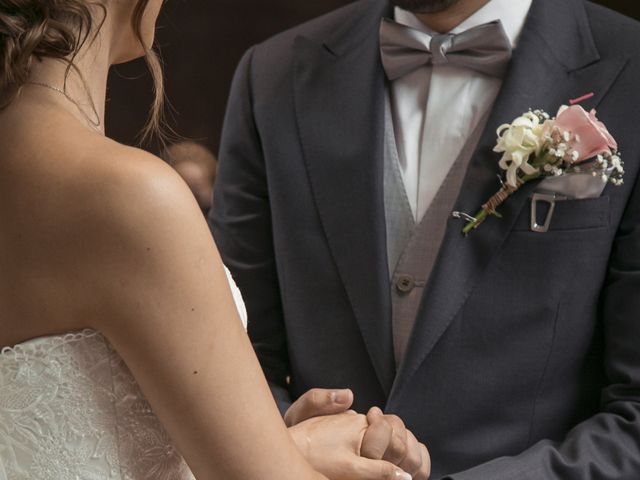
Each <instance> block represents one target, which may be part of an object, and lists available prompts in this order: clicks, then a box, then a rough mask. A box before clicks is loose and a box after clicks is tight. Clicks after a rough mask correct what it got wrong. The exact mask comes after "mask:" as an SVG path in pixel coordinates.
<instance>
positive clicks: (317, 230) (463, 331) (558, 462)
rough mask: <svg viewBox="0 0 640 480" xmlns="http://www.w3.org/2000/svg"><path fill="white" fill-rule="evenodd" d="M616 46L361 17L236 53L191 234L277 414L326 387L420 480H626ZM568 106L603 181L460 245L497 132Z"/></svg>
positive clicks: (603, 25)
mask: <svg viewBox="0 0 640 480" xmlns="http://www.w3.org/2000/svg"><path fill="white" fill-rule="evenodd" d="M496 20H499V22H496ZM449 32H451V33H452V35H455V36H453V37H452V36H450V35H444V36H443V35H440V34H442V33H449ZM639 45H640V26H639V25H638V24H637V23H635V22H634V21H632V20H630V19H627V18H625V17H622V16H620V15H618V14H615V13H613V12H611V11H609V10H606V9H605V8H602V7H599V6H596V5H594V4H591V3H588V2H585V1H583V0H491V1H487V0H390V1H388V0H360V1H357V2H355V3H353V4H350V5H349V6H347V7H345V8H342V9H340V10H338V11H335V12H333V13H331V14H329V15H326V16H324V17H321V18H319V19H317V20H314V21H312V22H309V23H307V24H305V25H302V26H300V27H298V28H295V29H293V30H290V31H288V32H285V33H283V34H281V35H278V36H276V37H274V38H272V39H271V40H268V41H267V42H265V43H263V44H260V45H257V46H255V47H254V48H252V49H251V50H250V51H249V52H248V53H247V54H246V55H245V57H244V58H243V60H242V62H241V64H240V66H239V68H238V72H237V75H236V78H235V81H234V84H233V88H232V92H231V98H230V103H229V109H228V113H227V118H226V125H225V129H224V134H223V142H222V146H221V151H220V170H219V178H218V182H217V184H216V189H215V192H216V193H215V199H214V209H213V212H212V214H211V225H212V229H213V232H214V234H215V237H216V240H217V243H218V245H219V247H220V250H221V252H222V255H223V257H224V260H225V263H226V264H227V265H228V266H229V268H230V269H231V271H232V272H233V275H234V277H235V279H236V281H237V283H238V284H239V286H240V288H241V290H242V291H243V294H244V296H245V299H246V302H247V307H248V310H249V318H250V326H249V333H250V335H251V338H252V340H253V342H254V346H255V349H256V351H257V353H258V356H259V358H260V360H261V363H262V366H263V368H264V371H265V374H266V375H267V378H268V380H269V381H270V383H271V386H272V389H273V393H274V396H275V397H276V399H277V401H278V403H279V405H280V407H281V409H282V411H283V412H284V411H286V410H287V408H289V406H290V405H291V403H292V402H294V401H295V400H297V399H298V398H299V397H300V396H301V395H302V394H304V392H306V391H307V390H309V389H311V388H316V387H319V388H335V387H348V388H350V389H352V390H353V392H354V394H355V404H354V408H355V409H356V410H359V411H366V409H367V408H369V407H371V406H373V405H381V406H384V407H385V410H386V411H387V412H390V413H394V414H396V415H398V416H399V417H400V418H402V419H403V420H404V422H405V423H406V425H407V427H408V428H409V429H410V430H412V431H413V432H414V433H415V434H416V436H417V437H418V439H419V440H420V441H422V442H424V443H426V444H427V446H428V448H429V450H430V454H431V458H432V476H431V478H433V479H441V478H446V479H453V480H467V479H469V480H514V479H532V480H533V479H536V480H537V479H557V480H569V479H580V480H609V479H611V480H613V479H616V480H621V479H629V480H637V479H638V478H640V186H638V185H637V177H638V170H639V167H640V135H638V127H637V125H638V121H637V117H638V115H640V90H639V89H638V83H639V81H640V60H639V59H640V47H639ZM580 97H583V98H584V100H582V106H583V107H584V108H585V109H587V110H590V109H592V108H596V107H597V109H598V116H599V117H600V118H601V119H602V120H603V121H604V122H606V123H607V126H608V127H609V129H610V131H611V133H612V134H613V135H614V137H616V139H617V140H618V143H619V145H620V149H621V151H622V152H623V153H624V159H625V161H626V173H625V184H624V185H623V186H621V187H614V186H612V185H610V186H607V187H606V188H604V190H603V191H602V188H599V189H597V193H596V194H593V188H591V187H593V185H592V186H591V187H590V188H589V189H588V190H590V192H591V193H589V194H587V191H586V190H587V189H585V191H580V190H578V191H572V192H571V195H558V196H557V197H553V196H551V197H545V198H547V200H546V201H545V202H537V201H532V195H534V194H535V193H540V192H541V190H543V188H542V187H541V184H539V183H536V182H531V183H530V184H527V185H526V186H525V187H523V188H522V189H521V190H520V191H518V192H517V193H516V194H514V195H513V196H512V197H511V198H509V199H508V200H507V201H506V202H505V203H504V205H503V206H502V207H500V209H499V211H500V213H501V214H502V218H501V219H498V218H495V217H492V218H490V219H488V220H487V221H486V222H485V223H484V224H483V225H482V226H481V227H480V228H478V229H477V230H475V231H473V232H472V233H471V234H470V235H468V236H464V235H462V233H461V230H462V228H463V226H464V222H463V221H462V220H460V219H456V218H454V217H453V216H452V212H454V211H456V212H461V214H464V213H468V214H473V213H475V212H476V211H477V210H478V208H479V207H480V205H482V204H483V203H484V202H485V201H486V200H487V199H488V198H489V197H490V196H491V195H492V194H493V193H495V192H496V191H497V190H498V189H499V187H500V185H499V182H498V179H497V178H496V176H497V175H498V174H499V173H500V171H501V170H500V168H499V167H498V160H499V155H498V154H497V153H494V152H493V151H492V148H493V146H494V145H495V141H496V133H495V132H496V129H497V128H498V126H499V125H501V124H504V123H508V122H510V121H512V120H513V119H514V118H516V117H517V116H518V115H520V114H522V113H523V112H525V111H527V110H528V109H530V108H532V109H538V108H540V109H544V110H546V111H547V112H549V113H555V112H556V111H557V109H558V107H559V106H560V105H562V104H567V103H569V100H570V99H578V98H580ZM562 185H563V184H562V182H561V183H560V186H561V187H562ZM560 193H563V192H562V188H561V189H560ZM565 193H566V192H565ZM566 197H569V198H566ZM549 198H550V199H549ZM532 202H533V203H532ZM550 204H553V207H554V208H553V209H551V208H548V207H549V205H550ZM533 207H536V208H533ZM533 210H536V212H533ZM534 213H535V217H533V215H534ZM458 216H460V215H458ZM532 217H533V218H532ZM545 219H548V220H549V221H550V224H549V227H548V229H547V231H546V232H540V231H534V230H541V229H540V228H535V227H537V225H536V223H537V222H538V221H539V222H540V223H544V222H543V221H544V220H545ZM542 230H544V228H543V229H542Z"/></svg>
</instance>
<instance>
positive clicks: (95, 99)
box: [27, 38, 111, 131]
mask: <svg viewBox="0 0 640 480" xmlns="http://www.w3.org/2000/svg"><path fill="white" fill-rule="evenodd" d="M106 45H108V42H106V41H105V39H104V38H97V39H96V40H95V41H94V42H92V43H91V44H90V45H87V46H85V47H84V48H83V49H82V50H81V51H80V52H79V54H78V55H77V56H76V58H74V59H73V66H72V67H71V68H69V67H68V64H67V63H66V62H64V61H61V60H57V59H52V58H44V59H43V60H42V61H34V63H33V66H32V69H31V75H30V77H29V82H31V83H29V84H27V85H28V86H32V87H33V88H37V87H36V86H35V85H33V83H36V84H40V87H41V86H42V85H43V84H44V85H48V86H49V87H54V88H56V89H60V90H63V91H64V92H66V96H67V97H68V100H65V99H64V98H62V99H58V100H59V101H60V105H61V108H66V109H68V111H69V113H71V114H73V115H74V116H75V117H77V118H78V120H80V121H82V122H83V123H87V122H88V123H90V124H93V126H94V127H96V126H97V125H99V126H98V127H97V128H98V129H99V130H102V131H104V130H103V129H104V115H105V104H106V95H107V77H108V74H109V68H110V66H111V61H110V52H109V48H107V47H106ZM58 93H59V92H58ZM52 95H55V92H53V91H52ZM60 96H62V95H60ZM71 103H75V104H76V107H77V108H74V106H73V105H71ZM81 112H82V113H81Z"/></svg>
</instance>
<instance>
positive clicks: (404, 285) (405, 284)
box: [396, 275, 416, 293]
mask: <svg viewBox="0 0 640 480" xmlns="http://www.w3.org/2000/svg"><path fill="white" fill-rule="evenodd" d="M415 286H416V281H415V279H414V278H413V277H412V276H411V275H400V276H399V277H398V280H397V281H396V288H397V289H398V290H400V291H401V292H403V293H409V292H410V291H411V290H413V289H414V288H415Z"/></svg>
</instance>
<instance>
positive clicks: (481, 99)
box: [391, 0, 532, 222]
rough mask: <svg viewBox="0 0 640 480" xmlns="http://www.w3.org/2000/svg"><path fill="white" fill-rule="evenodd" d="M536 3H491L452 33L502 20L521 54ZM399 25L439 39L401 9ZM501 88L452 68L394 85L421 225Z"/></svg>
mask: <svg viewBox="0 0 640 480" xmlns="http://www.w3.org/2000/svg"><path fill="white" fill-rule="evenodd" d="M531 3H532V0H490V1H489V3H487V4H486V5H485V6H484V7H482V8H481V9H480V10H478V11H477V12H476V13H474V14H473V15H472V16H470V17H469V18H467V19H466V20H465V21H463V22H462V23H461V24H460V25H458V26H457V27H456V28H454V29H453V30H451V33H454V34H456V33H461V32H464V31H465V30H468V29H470V28H473V27H476V26H478V25H482V24H484V23H488V22H491V21H494V20H500V21H501V22H502V25H503V27H504V29H505V32H506V33H507V36H508V37H509V40H510V41H511V44H512V46H513V47H514V48H515V47H516V44H517V41H518V37H519V35H520V32H521V31H522V28H523V26H524V23H525V20H526V17H527V14H528V12H529V8H530V7H531ZM395 21H396V22H398V23H401V24H403V25H406V26H409V27H411V28H415V29H417V30H421V31H423V32H425V33H426V34H428V35H434V34H435V32H433V31H431V30H430V29H428V28H427V27H426V26H425V25H424V24H423V23H422V22H421V21H420V20H418V18H417V17H416V16H415V15H414V14H412V13H410V12H408V11H406V10H402V9H400V8H398V7H396V9H395ZM430 77H431V80H429V78H430ZM501 86H502V79H498V78H495V77H489V76H486V75H483V74H481V73H478V72H475V71H473V70H469V69H464V68H459V67H454V66H450V65H437V66H424V67H421V68H419V69H418V70H416V71H414V72H412V73H410V74H408V75H406V76H404V77H402V78H399V79H397V80H395V81H394V82H393V83H392V84H391V108H392V112H393V123H394V130H395V135H396V144H397V146H398V154H399V157H400V170H401V172H402V179H403V181H404V185H405V189H406V192H407V197H408V198H409V204H410V205H411V210H412V212H413V215H414V218H415V220H416V222H419V221H420V220H421V219H422V217H423V216H424V214H425V212H426V211H427V209H428V208H429V205H431V202H432V201H433V199H434V197H435V195H436V193H437V192H438V189H439V188H440V186H441V185H442V183H443V181H444V179H445V178H446V176H447V174H448V173H449V170H450V168H451V166H452V165H453V163H454V162H455V161H456V159H457V158H458V155H459V154H460V152H461V151H462V148H463V147H464V145H465V143H466V141H467V139H468V138H469V136H470V135H471V133H472V132H473V130H474V129H475V127H476V126H477V125H478V122H479V121H480V120H481V119H482V117H483V116H484V115H485V113H487V112H488V111H489V109H490V108H491V107H492V106H493V103H494V102H495V99H496V97H497V95H498V92H499V91H500V87H501ZM504 120H505V121H508V120H509V119H504ZM496 128H497V125H496Z"/></svg>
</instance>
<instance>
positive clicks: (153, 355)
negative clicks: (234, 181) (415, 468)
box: [66, 147, 410, 480]
mask: <svg viewBox="0 0 640 480" xmlns="http://www.w3.org/2000/svg"><path fill="white" fill-rule="evenodd" d="M111 157H112V158H109V161H108V162H106V163H105V164H104V165H106V166H103V168H104V170H105V171H101V172H91V174H90V175H88V178H87V179H83V180H82V181H81V182H80V183H81V184H82V185H83V186H85V188H87V187H88V188H89V189H90V192H88V193H87V192H84V193H83V194H81V195H80V196H79V198H81V199H82V202H84V203H81V205H80V206H79V207H77V210H74V212H75V211H80V212H84V213H83V214H82V215H80V217H79V222H80V224H81V225H82V226H83V227H84V232H85V234H84V235H83V236H82V241H81V242H78V241H76V242H73V249H72V250H73V254H72V256H70V257H69V259H68V260H67V261H66V263H67V264H69V265H74V266H80V267H79V268H80V269H81V270H80V271H79V272H75V271H74V272H73V273H74V274H73V275H70V278H71V277H72V278H73V279H74V280H73V281H70V283H69V284H70V285H72V286H73V290H74V293H77V294H76V295H73V297H74V299H79V300H78V301H77V302H75V301H74V302H73V304H74V307H75V308H74V310H75V313H76V317H77V318H76V325H75V326H76V327H79V328H80V327H86V326H87V325H86V323H85V322H86V321H87V319H91V322H92V324H91V325H89V326H91V327H94V328H96V329H98V330H100V331H101V332H103V333H104V334H105V336H106V337H107V338H108V339H109V341H110V342H111V343H112V344H113V346H114V347H115V349H116V350H117V351H118V353H119V354H120V355H121V356H122V357H123V359H124V360H125V362H126V363H127V365H128V366H129V368H130V369H131V371H132V373H133V375H134V376H135V378H136V380H137V381H138V383H139V384H140V386H141V388H142V391H143V393H144V394H145V396H146V397H147V399H148V400H149V402H150V403H151V406H152V407H153V409H154V411H155V413H156V414H157V415H158V417H159V418H160V420H161V421H162V423H163V425H164V426H165V428H166V429H167V431H168V433H169V434H170V436H171V437H172V439H173V440H174V442H175V443H176V446H177V447H178V449H179V450H180V451H181V453H182V454H183V455H184V457H185V459H186V460H187V463H188V464H189V466H190V467H191V469H192V470H193V472H194V473H195V475H196V477H197V478H199V479H207V480H209V479H224V480H234V479H238V480H240V479H241V480H288V479H291V480H319V479H323V478H324V477H323V476H321V475H320V474H318V473H316V472H315V471H314V470H313V469H312V468H311V467H310V465H309V464H308V463H307V462H306V461H305V459H304V458H303V456H302V454H301V453H300V450H299V449H298V448H296V445H295V444H294V443H293V441H292V437H291V435H290V434H289V432H288V431H287V429H286V427H285V425H284V423H283V421H282V419H281V417H280V415H279V413H278V410H277V408H276V405H275V402H274V400H273V397H272V396H271V392H270V391H269V388H268V385H267V382H266V380H265V378H264V376H263V374H262V370H261V369H260V366H259V363H258V361H257V359H256V356H255V354H254V352H253V349H252V346H251V344H250V342H249V340H248V337H247V335H246V333H245V331H244V328H243V325H242V323H241V321H240V318H239V316H238V312H237V310H236V308H235V304H234V302H233V298H232V295H231V292H230V288H229V284H228V281H227V278H226V274H225V272H224V267H223V265H222V262H221V260H220V257H219V255H218V252H217V249H216V247H215V244H214V241H213V238H212V236H211V233H210V232H209V229H208V227H207V224H206V222H205V220H204V218H203V217H202V214H201V212H200V209H199V208H198V206H197V203H196V201H195V199H194V198H193V195H192V194H191V192H190V191H189V190H188V188H187V187H186V185H185V184H184V182H183V181H182V180H181V179H180V178H179V177H178V175H177V174H175V172H174V171H173V170H172V169H171V168H169V167H168V166H166V165H165V164H163V163H162V162H161V161H160V160H158V159H156V158H155V157H153V156H151V155H148V154H144V153H143V152H139V151H137V150H133V149H122V147H120V149H119V150H118V151H117V152H115V153H114V155H112V156H111ZM96 168H99V167H96ZM92 179H96V181H93V180H92ZM92 199H93V200H92ZM76 203H78V202H76ZM74 216H75V214H74ZM83 216H84V217H83ZM73 230H75V228H74V229H73ZM74 268H78V267H74ZM78 279H80V281H78ZM310 422H312V423H313V425H311V426H310V428H307V429H305V430H304V431H305V433H304V435H301V432H302V431H301V430H300V431H298V430H296V431H295V432H292V434H293V435H294V437H296V438H297V439H298V440H299V441H300V442H299V443H300V444H301V446H302V448H303V449H307V450H308V451H309V453H310V454H313V455H311V456H312V457H313V460H314V464H316V465H318V466H319V467H320V468H323V471H329V472H331V477H332V480H341V479H349V480H351V479H353V478H358V479H359V480H385V479H393V478H395V479H398V478H400V479H402V478H410V475H409V476H408V477H407V474H405V473H403V472H402V471H401V470H400V469H398V468H397V467H396V466H394V465H393V464H391V463H388V462H384V461H380V460H367V459H363V458H360V457H359V454H360V448H361V446H362V441H363V438H364V436H365V433H366V430H367V420H366V418H365V417H364V416H362V415H355V414H354V415H352V416H351V415H348V414H347V415H346V416H342V417H340V418H335V419H331V418H326V419H314V420H312V421H310ZM294 430H295V429H294ZM309 432H311V433H309ZM385 442H386V440H385V441H383V449H384V448H386V447H385V446H386V443H385ZM324 462H326V463H324ZM324 467H328V468H326V469H325V468H324ZM325 480H326V479H325Z"/></svg>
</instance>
